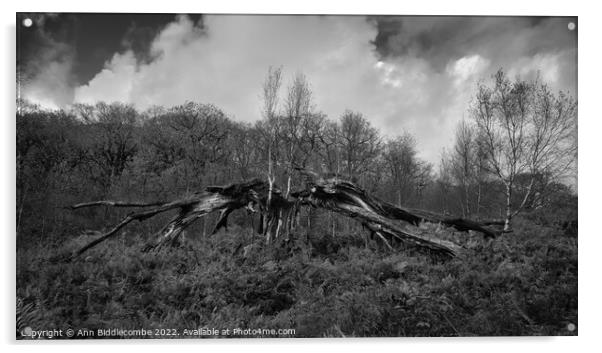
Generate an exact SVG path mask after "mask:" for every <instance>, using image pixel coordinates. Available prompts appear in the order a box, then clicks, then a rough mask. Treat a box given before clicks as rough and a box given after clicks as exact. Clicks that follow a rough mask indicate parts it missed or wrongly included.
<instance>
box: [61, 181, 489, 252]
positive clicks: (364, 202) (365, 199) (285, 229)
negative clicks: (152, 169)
mask: <svg viewBox="0 0 602 353" xmlns="http://www.w3.org/2000/svg"><path fill="white" fill-rule="evenodd" d="M298 170H299V172H300V173H301V174H302V175H304V176H305V188H303V189H301V190H298V191H295V192H291V193H290V195H289V197H283V196H282V193H281V192H280V190H279V189H278V188H277V187H275V186H274V185H273V183H268V182H265V181H262V180H260V179H252V180H249V181H245V182H242V183H236V184H231V185H226V186H209V187H206V188H205V190H203V191H202V192H198V193H195V194H193V195H191V196H187V197H185V198H183V199H181V200H175V201H170V202H150V203H145V202H122V201H110V200H102V201H94V202H86V203H80V204H76V205H73V206H70V207H69V208H70V209H72V210H77V209H81V208H86V207H95V206H103V205H104V206H110V207H127V208H142V210H139V211H136V212H132V213H130V214H129V215H127V216H126V217H125V218H124V219H123V220H122V221H121V222H120V223H118V224H117V225H115V226H114V227H113V228H111V229H110V230H108V231H106V232H104V233H100V232H98V233H97V234H98V237H97V238H96V239H95V240H93V241H91V242H90V243H88V244H86V245H85V246H83V247H82V248H80V249H79V250H77V251H75V252H74V253H73V254H71V255H70V257H69V259H74V258H76V257H78V256H80V255H81V254H83V253H84V252H86V251H87V250H89V249H90V248H92V247H94V246H96V245H98V244H100V243H101V242H103V241H105V240H107V239H109V238H111V237H114V236H115V235H117V234H118V233H119V231H120V230H121V229H122V228H123V227H125V226H126V225H127V224H129V223H130V222H132V221H134V220H136V221H144V220H146V219H149V218H151V217H154V216H156V215H158V214H160V213H164V212H168V211H171V210H177V214H176V216H175V217H174V218H172V219H171V220H170V221H169V222H168V223H167V224H166V225H165V226H164V227H163V228H162V229H161V230H159V231H158V232H157V233H156V235H155V236H154V238H153V239H151V240H150V241H149V242H148V243H147V244H145V245H144V246H143V249H142V250H143V251H149V250H152V249H158V248H161V247H162V246H164V245H165V244H169V243H172V242H174V241H176V240H177V238H178V237H179V236H180V234H181V233H182V231H183V230H184V229H186V227H188V226H189V225H190V224H192V223H193V222H194V221H196V220H197V219H199V218H201V217H203V216H205V215H207V214H209V213H212V212H216V211H220V215H219V217H218V220H217V222H216V225H215V227H214V229H213V232H212V234H215V233H216V232H217V231H218V230H219V229H221V228H223V227H227V222H228V216H229V215H230V214H231V213H232V212H233V211H235V210H237V209H241V208H246V209H248V210H250V211H251V212H254V213H259V214H260V219H261V221H260V226H259V232H260V233H262V234H263V235H265V237H266V240H267V241H268V242H269V241H270V240H271V239H273V238H277V237H279V236H280V235H282V234H286V235H289V234H290V233H291V232H292V231H294V229H295V227H296V226H297V224H298V215H299V210H300V208H301V207H304V206H305V207H316V208H323V209H327V210H330V211H333V212H336V213H339V214H342V215H345V216H348V217H351V218H354V219H357V220H358V221H360V222H361V223H362V224H363V225H364V226H365V227H366V228H367V229H369V230H370V232H371V233H372V235H374V236H376V237H378V238H379V239H381V241H382V242H383V243H384V244H385V245H386V246H387V247H389V248H391V249H392V248H393V245H392V242H393V241H398V242H402V243H404V244H408V245H411V246H415V247H417V248H419V249H424V250H428V251H429V252H431V253H434V254H437V255H443V256H446V257H453V256H456V255H457V253H458V249H459V247H458V246H457V245H454V244H452V243H450V242H444V241H440V240H437V239H433V238H427V237H425V236H423V235H418V234H413V233H410V232H408V231H407V230H405V229H404V228H402V226H401V224H400V223H399V222H398V221H404V222H407V223H409V224H411V225H414V226H416V225H419V224H420V223H421V222H433V223H440V224H443V225H446V226H450V227H454V228H455V229H457V230H460V231H468V230H474V231H479V232H481V233H483V234H484V235H485V236H487V237H489V236H495V235H496V233H495V232H494V231H491V230H490V229H488V228H485V227H484V226H483V225H481V224H479V223H477V222H474V221H470V220H465V219H461V218H450V217H445V216H443V215H438V214H436V213H432V212H428V211H423V210H414V209H405V208H401V207H397V206H394V205H392V204H390V203H387V202H384V201H381V200H378V199H377V198H375V197H372V196H370V195H369V194H368V193H366V192H365V191H364V190H363V189H362V188H360V187H359V186H357V185H355V184H354V183H352V182H350V181H348V180H346V179H342V178H340V177H339V176H336V175H330V176H322V175H319V174H316V173H314V172H311V171H307V170H304V169H298Z"/></svg>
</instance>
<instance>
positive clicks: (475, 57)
mask: <svg viewBox="0 0 602 353" xmlns="http://www.w3.org/2000/svg"><path fill="white" fill-rule="evenodd" d="M376 35H377V30H376V27H375V26H374V25H373V24H372V23H370V22H368V21H366V19H365V18H364V17H360V16H243V15H209V16H204V23H203V27H202V28H201V27H200V26H198V25H197V24H195V23H193V22H192V21H191V20H190V19H189V18H188V17H186V16H181V17H178V19H177V20H176V21H174V22H172V23H171V24H169V25H168V26H166V27H165V28H164V29H163V30H162V31H161V32H160V33H159V34H158V35H157V37H156V38H155V39H154V40H153V42H152V44H151V57H152V58H153V59H152V60H151V61H150V62H147V63H138V62H136V59H135V56H134V55H133V53H132V52H125V53H122V54H119V53H117V54H115V55H114V56H113V58H112V59H111V60H110V61H109V62H107V64H106V65H105V68H104V69H103V70H102V71H101V72H99V73H98V74H97V75H96V76H95V77H94V78H93V79H92V80H91V81H90V82H88V83H87V84H85V85H82V86H80V87H77V88H75V99H74V101H75V102H88V103H92V102H95V101H98V100H104V101H115V100H119V101H124V102H129V103H133V104H135V105H136V106H137V107H139V108H142V109H144V108H146V107H149V106H151V105H165V106H171V105H176V104H181V103H183V102H184V101H186V100H192V101H197V102H201V103H213V104H215V105H217V106H218V107H220V108H222V109H223V110H224V111H225V112H226V113H228V114H230V115H232V116H233V117H234V118H235V119H237V120H242V121H254V120H257V119H259V118H260V106H261V103H260V98H259V95H260V91H261V83H262V81H263V79H264V77H265V74H266V72H267V68H268V67H269V66H270V65H273V66H280V65H282V66H283V67H284V71H285V76H284V77H285V79H286V80H288V79H290V78H291V77H292V76H293V74H294V73H295V72H297V71H302V72H303V73H305V74H306V76H307V77H308V79H309V81H310V83H311V85H312V89H313V91H314V97H315V103H316V105H317V107H318V109H320V110H322V111H324V112H325V113H326V114H327V115H328V116H329V117H330V118H331V119H337V118H338V117H339V116H340V115H341V114H342V113H343V112H344V111H345V109H352V110H356V111H360V112H362V113H363V114H364V116H365V117H366V118H368V119H369V120H370V121H371V122H372V123H373V124H374V125H375V126H376V127H377V128H379V129H380V130H381V131H382V132H383V134H385V135H387V136H394V135H398V134H401V133H402V132H403V131H404V130H406V131H409V132H410V133H412V134H414V135H415V136H416V138H417V141H418V149H419V153H420V155H421V157H423V158H425V159H427V160H428V161H430V162H433V163H438V161H439V158H440V153H441V150H442V148H443V147H446V146H449V145H450V144H451V142H452V140H453V131H454V127H455V125H456V123H457V122H458V121H460V120H461V119H463V118H464V117H465V115H466V111H467V108H468V103H469V102H470V99H471V96H472V94H473V93H474V89H475V82H476V80H478V79H480V78H487V77H488V76H489V75H491V74H493V73H494V71H495V70H497V69H498V68H499V67H502V66H503V67H504V68H506V69H507V71H508V72H509V73H510V72H512V73H516V74H521V75H524V74H527V73H531V72H533V70H536V69H541V71H542V76H543V78H544V79H545V80H550V81H554V82H556V84H557V86H559V87H562V86H563V85H565V84H569V85H570V84H571V82H572V81H571V79H567V77H569V76H570V75H571V74H572V73H573V71H572V70H573V68H574V66H572V65H571V62H572V60H573V57H572V56H571V55H572V54H574V52H562V53H547V54H546V53H540V54H533V55H530V56H529V55H524V54H522V55H514V56H507V57H503V58H502V57H494V56H492V55H491V54H490V53H491V50H489V49H487V48H484V49H483V50H482V51H479V50H471V51H470V53H466V54H465V55H464V56H460V57H453V58H450V59H449V60H448V62H447V63H446V65H445V66H444V67H443V69H438V68H437V67H433V64H432V63H430V62H429V59H428V57H427V56H423V57H416V56H412V55H411V54H407V55H403V56H397V57H389V58H386V59H383V58H381V57H379V56H378V55H377V54H376V53H375V51H374V44H372V41H373V40H374V39H375V37H376ZM512 40H514V38H512ZM496 45H504V44H503V43H496ZM520 48H527V49H528V48H529V46H528V45H522V44H521V46H520ZM520 48H519V49H520ZM527 49H525V50H527ZM517 50H518V49H517ZM520 50H523V49H520ZM520 50H519V51H520ZM567 63H568V64H567ZM287 84H288V82H286V81H285V83H284V85H283V86H284V88H285V87H286V85H287ZM41 96H43V95H41ZM48 97H51V96H48Z"/></svg>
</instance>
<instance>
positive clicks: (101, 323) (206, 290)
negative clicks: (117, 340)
mask: <svg viewBox="0 0 602 353" xmlns="http://www.w3.org/2000/svg"><path fill="white" fill-rule="evenodd" d="M422 231H424V232H427V233H436V236H438V237H440V238H445V239H453V240H454V241H455V242H457V243H459V244H462V246H463V247H464V248H465V249H464V250H463V252H462V255H461V256H460V257H458V258H456V259H453V260H449V261H441V260H435V259H432V258H431V257H429V256H427V255H426V254H422V253H417V252H415V251H414V250H412V249H400V250H398V251H396V252H392V251H390V250H387V249H385V248H382V247H378V246H377V244H376V243H373V242H365V241H364V240H363V239H361V238H358V237H350V236H345V235H337V236H335V237H333V236H332V235H320V236H318V235H312V236H310V237H309V241H308V237H307V235H306V234H304V235H299V236H298V237H297V238H291V239H290V240H289V241H286V240H284V239H280V240H278V241H277V242H276V243H275V244H271V245H269V246H267V245H264V241H263V240H262V239H260V237H259V236H255V237H252V236H251V235H250V233H249V230H248V229H242V228H235V229H230V230H229V231H228V232H227V233H223V232H221V233H219V234H216V235H213V236H210V237H205V238H202V239H188V240H186V241H185V242H183V243H182V244H180V246H178V247H174V248H169V249H163V250H161V251H159V252H151V253H143V252H141V251H140V245H141V244H143V243H144V239H143V238H142V237H140V236H134V235H124V236H122V237H119V238H117V239H115V240H111V241H107V242H106V243H104V244H102V245H101V246H99V247H98V248H95V249H93V250H91V251H90V252H89V253H87V254H86V255H85V256H83V257H82V258H81V259H79V260H77V261H75V262H72V263H61V262H56V261H52V259H53V257H55V256H56V255H57V254H60V253H61V252H63V251H66V250H72V249H75V248H76V247H77V246H80V245H82V244H83V243H85V242H86V241H87V240H89V239H86V237H85V236H80V237H76V238H73V239H71V240H67V241H65V242H62V243H60V242H58V243H56V244H53V245H50V244H42V243H40V244H34V243H30V244H25V245H23V246H20V247H19V248H18V253H17V259H18V263H17V299H18V305H17V306H18V308H17V316H18V322H17V324H18V326H19V325H20V326H21V327H17V337H18V338H19V337H20V336H21V335H20V333H19V331H20V330H22V329H23V328H24V327H25V326H28V327H31V328H32V329H34V330H35V329H37V330H39V329H53V328H63V329H64V328H68V327H70V328H74V329H82V328H86V329H89V330H97V329H109V328H120V329H139V328H145V329H175V330H177V332H179V333H182V332H183V330H184V329H189V330H190V329H198V328H200V327H206V328H216V329H219V330H222V329H227V328H229V329H234V328H243V329H246V328H249V329H255V328H266V329H280V328H284V329H290V328H292V329H295V333H294V334H292V335H288V336H285V337H342V336H347V337H349V336H475V335H479V336H481V335H488V336H489V335H493V336H498V335H576V334H577V330H576V329H575V330H571V329H572V328H574V327H575V326H576V325H577V240H576V238H575V237H570V236H567V235H565V234H564V233H563V232H562V231H560V230H555V229H552V228H544V227H541V226H536V225H534V224H532V223H531V222H528V221H524V220H523V221H522V222H521V221H520V220H517V222H516V228H515V232H514V233H512V234H506V235H504V236H502V237H500V238H497V239H494V240H484V239H482V238H481V236H480V235H478V234H465V233H453V232H451V231H450V230H448V229H438V228H437V227H423V229H422ZM571 324H573V325H575V326H573V325H571ZM180 337H181V336H180ZM229 337H233V336H229ZM234 337H235V336H234ZM270 337H277V336H270ZM281 337H282V336H281Z"/></svg>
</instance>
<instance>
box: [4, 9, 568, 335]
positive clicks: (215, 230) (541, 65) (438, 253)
mask: <svg viewBox="0 0 602 353" xmlns="http://www.w3.org/2000/svg"><path fill="white" fill-rule="evenodd" d="M16 25H17V80H18V85H17V86H18V90H17V114H16V126H17V138H16V151H17V158H16V161H17V163H16V168H17V169H16V173H17V178H16V188H17V200H16V216H17V221H16V224H17V234H16V237H17V277H16V278H17V279H16V283H17V288H16V293H17V306H16V317H17V321H16V338H17V339H20V340H21V339H23V340H34V339H53V340H55V339H114V338H132V339H141V338H155V339H156V338H165V339H167V338H176V339H185V338H193V339H200V338H301V337H306V338H322V337H401V336H531V335H549V336H555V335H577V332H578V327H577V322H578V320H577V169H576V162H577V161H576V156H577V140H576V131H577V130H576V129H577V120H576V118H577V96H576V81H577V76H576V73H577V61H576V57H577V31H578V22H577V18H576V17H474V16H472V17H471V16H464V17H445V16H443V17H442V16H439V17H436V16H403V15H399V16H340V15H336V16H335V15H324V16H285V15H225V14H224V15H202V14H188V15H173V14H109V13H103V14H94V13H86V14H78V13H59V14H49V13H18V14H17V16H16Z"/></svg>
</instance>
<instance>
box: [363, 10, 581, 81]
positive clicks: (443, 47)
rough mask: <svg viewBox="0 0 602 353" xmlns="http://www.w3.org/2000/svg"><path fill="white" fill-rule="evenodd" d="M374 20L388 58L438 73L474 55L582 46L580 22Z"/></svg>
mask: <svg viewBox="0 0 602 353" xmlns="http://www.w3.org/2000/svg"><path fill="white" fill-rule="evenodd" d="M372 21H374V22H375V24H376V26H377V29H378V34H377V36H376V38H375V39H374V41H373V43H374V45H375V48H376V51H377V53H378V54H379V55H380V56H381V57H382V58H391V57H403V56H411V57H417V58H421V59H424V60H427V61H428V62H429V63H431V65H432V66H433V67H434V68H435V69H436V70H438V71H441V70H443V69H445V67H446V65H447V64H448V63H449V61H450V60H455V59H458V58H461V57H463V56H466V55H471V54H479V55H481V56H485V57H490V58H509V57H516V56H517V55H520V56H533V55H535V54H538V53H542V52H549V51H558V50H564V49H567V48H576V46H577V33H576V32H577V31H569V30H568V29H567V25H568V23H569V22H570V21H573V22H575V23H576V18H565V17H454V16H440V17H430V16H410V17H399V16H381V17H374V18H372Z"/></svg>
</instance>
